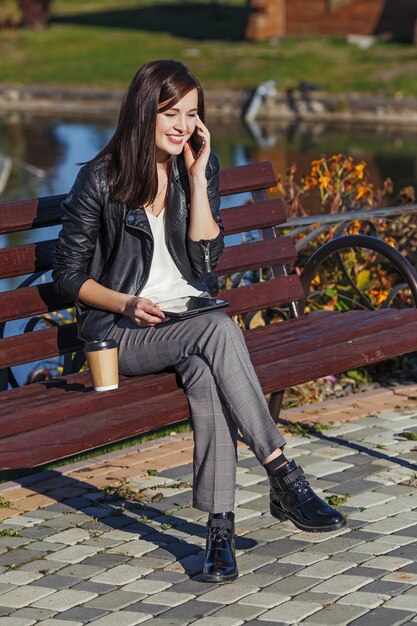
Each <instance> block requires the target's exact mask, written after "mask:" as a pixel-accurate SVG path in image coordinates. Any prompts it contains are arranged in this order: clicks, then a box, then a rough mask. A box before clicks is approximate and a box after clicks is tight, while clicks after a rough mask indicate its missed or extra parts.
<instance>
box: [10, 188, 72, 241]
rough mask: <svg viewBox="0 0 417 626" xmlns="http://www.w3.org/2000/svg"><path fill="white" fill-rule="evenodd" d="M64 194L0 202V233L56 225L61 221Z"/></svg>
mask: <svg viewBox="0 0 417 626" xmlns="http://www.w3.org/2000/svg"><path fill="white" fill-rule="evenodd" d="M64 198H65V194H60V195H58V196H45V197H44V198H34V199H33V200H21V201H18V202H8V203H3V204H0V233H12V232H16V231H19V230H30V229H32V228H44V227H46V226H56V225H57V224H60V223H61V219H62V215H63V211H62V209H61V202H62V201H63V200H64Z"/></svg>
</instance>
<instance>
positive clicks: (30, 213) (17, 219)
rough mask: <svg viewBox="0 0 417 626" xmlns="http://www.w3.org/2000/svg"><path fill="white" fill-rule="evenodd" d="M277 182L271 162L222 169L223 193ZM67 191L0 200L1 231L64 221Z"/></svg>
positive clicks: (247, 189)
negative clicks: (54, 194)
mask: <svg viewBox="0 0 417 626" xmlns="http://www.w3.org/2000/svg"><path fill="white" fill-rule="evenodd" d="M275 183H276V177H275V174H274V171H273V169H272V165H271V164H270V163H269V162H265V163H254V164H250V165H241V166H238V167H227V168H223V169H221V170H220V195H222V196H225V195H231V194H234V193H241V192H248V191H251V190H257V189H268V188H269V187H273V186H274V185H275ZM65 197H66V194H60V195H57V196H46V197H44V198H34V199H33V200H23V201H19V202H8V203H3V204H0V234H1V233H10V232H15V231H19V230H30V229H32V228H43V227H45V226H55V225H56V224H59V223H60V222H61V218H62V215H63V210H62V208H61V202H62V201H63V200H65Z"/></svg>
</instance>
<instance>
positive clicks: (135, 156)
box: [93, 59, 204, 206]
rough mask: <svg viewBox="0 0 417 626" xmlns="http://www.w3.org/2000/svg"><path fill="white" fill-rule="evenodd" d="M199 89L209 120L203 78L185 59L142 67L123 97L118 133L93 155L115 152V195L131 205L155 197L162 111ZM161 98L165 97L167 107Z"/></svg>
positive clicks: (112, 155) (112, 170)
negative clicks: (157, 139)
mask: <svg viewBox="0 0 417 626" xmlns="http://www.w3.org/2000/svg"><path fill="white" fill-rule="evenodd" d="M193 89H197V93H198V104H197V109H198V115H199V116H200V119H201V120H202V121H203V122H204V93H203V88H202V87H201V85H200V83H199V82H198V80H197V79H196V78H195V77H194V76H193V74H192V73H191V72H190V70H189V69H188V68H187V67H185V65H183V64H182V63H180V62H179V61H175V60H173V59H162V60H158V61H151V62H149V63H146V64H145V65H143V66H142V67H141V68H139V70H138V71H137V72H136V74H135V76H134V77H133V80H132V82H131V83H130V85H129V87H128V90H127V91H126V94H125V96H124V98H123V102H122V106H121V109H120V114H119V120H118V123H117V127H116V130H115V131H114V134H113V137H112V138H111V139H110V141H109V142H108V144H107V145H106V146H105V147H104V148H103V149H102V150H101V151H100V152H99V154H98V155H97V156H96V157H95V158H94V159H93V161H96V160H98V159H99V158H101V157H104V156H110V162H109V169H108V180H109V186H110V198H111V200H113V201H115V202H123V203H126V204H128V205H130V206H132V205H135V206H143V205H146V204H150V203H152V202H153V201H154V200H155V198H156V194H157V191H158V176H157V169H156V146H155V127H156V114H157V113H158V112H162V111H167V110H168V109H170V108H171V107H173V106H174V105H175V104H176V103H177V102H179V100H181V99H182V98H183V97H184V96H185V95H186V94H187V93H188V92H190V91H191V90H193ZM161 103H164V104H163V106H162V107H161V106H160V105H161Z"/></svg>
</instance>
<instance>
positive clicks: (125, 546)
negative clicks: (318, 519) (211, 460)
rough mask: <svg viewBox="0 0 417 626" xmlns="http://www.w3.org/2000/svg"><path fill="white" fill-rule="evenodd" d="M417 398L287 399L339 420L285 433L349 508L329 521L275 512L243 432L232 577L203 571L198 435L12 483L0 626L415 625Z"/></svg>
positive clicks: (320, 485) (408, 389) (1, 540)
mask: <svg viewBox="0 0 417 626" xmlns="http://www.w3.org/2000/svg"><path fill="white" fill-rule="evenodd" d="M416 396H417V386H415V385H413V386H401V387H398V388H397V389H394V391H392V390H373V391H372V392H368V393H364V394H361V395H359V396H356V395H355V396H353V400H352V398H349V399H345V398H344V399H341V400H340V401H335V400H332V401H329V402H328V403H322V404H320V405H312V406H309V407H305V408H304V409H297V410H294V411H293V412H292V413H291V412H290V413H288V412H287V413H286V415H285V416H286V418H287V419H288V420H289V421H290V422H291V421H293V422H295V421H298V420H300V419H302V420H305V421H307V422H308V421H310V422H311V421H318V418H319V419H320V421H321V422H322V423H325V424H327V425H328V426H329V427H328V428H326V429H324V430H321V431H310V432H309V433H306V436H301V435H300V434H291V433H288V435H287V437H288V446H287V456H289V457H294V458H295V459H296V460H297V462H298V463H299V464H300V465H301V466H302V467H303V468H304V470H305V472H306V474H307V476H308V478H309V480H310V481H311V484H312V485H313V487H314V489H316V491H317V492H318V493H319V494H320V495H321V497H330V496H333V499H335V500H336V502H337V506H338V507H339V508H340V510H341V511H342V512H343V513H344V514H345V515H346V518H347V527H346V528H344V529H341V530H339V531H336V532H333V533H326V534H323V533H308V532H302V531H300V530H297V529H296V528H295V527H294V526H293V525H292V524H291V523H289V522H277V520H275V519H274V518H273V517H272V516H271V515H270V513H269V504H268V482H267V480H266V478H265V474H264V471H263V469H262V468H261V467H260V466H259V464H258V463H257V461H256V460H255V459H254V457H253V455H252V453H251V452H250V451H249V450H248V449H247V447H246V446H244V445H243V444H242V445H240V446H239V464H238V475H237V476H238V477H237V498H236V502H237V506H236V511H235V512H236V520H237V528H236V532H237V537H236V547H237V554H238V564H239V571H240V576H239V578H238V579H237V580H236V581H234V582H233V583H232V584H227V585H216V584H214V583H210V584H208V583H203V582H202V581H201V580H200V577H199V572H200V568H201V564H202V559H203V555H204V543H205V521H206V514H204V513H202V512H201V511H197V510H195V509H192V508H191V484H190V480H191V477H192V448H193V444H192V436H191V434H190V433H185V434H182V435H176V436H171V437H168V438H165V439H164V440H159V441H158V442H147V443H146V444H141V445H139V446H133V447H132V448H127V449H125V450H121V451H118V452H114V453H111V454H107V455H103V456H102V457H96V458H94V459H90V460H87V461H82V462H80V463H77V464H73V465H72V466H71V465H70V466H65V467H63V468H61V469H58V470H53V471H49V472H40V473H38V474H33V475H31V476H27V477H25V478H22V479H19V480H16V481H15V482H9V483H4V484H2V485H0V625H1V626H32V625H33V624H42V625H43V624H45V626H46V625H48V626H84V625H85V624H94V625H95V626H135V625H136V624H150V625H151V626H170V625H172V626H186V625H187V624H195V625H198V626H240V625H241V624H245V626H256V625H257V626H267V625H268V624H274V625H275V626H283V625H284V624H285V625H288V624H302V625H303V626H319V625H320V626H345V625H347V624H351V625H352V626H373V625H374V624H375V626H396V625H401V624H405V625H411V624H417V514H416V509H417V464H416V461H417V444H416V442H415V441H413V440H412V439H407V438H406V437H404V436H401V433H407V432H412V433H416V432H417V403H416V401H415V398H416ZM332 415H333V420H331V416H332ZM347 420H354V421H347ZM332 421H333V422H334V423H333V424H330V422H332Z"/></svg>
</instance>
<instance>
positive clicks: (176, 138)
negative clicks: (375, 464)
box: [53, 60, 345, 582]
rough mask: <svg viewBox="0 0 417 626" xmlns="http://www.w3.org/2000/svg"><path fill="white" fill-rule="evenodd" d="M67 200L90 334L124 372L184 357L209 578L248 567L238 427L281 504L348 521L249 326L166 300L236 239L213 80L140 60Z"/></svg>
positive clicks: (66, 232) (203, 290) (67, 286)
mask: <svg viewBox="0 0 417 626" xmlns="http://www.w3.org/2000/svg"><path fill="white" fill-rule="evenodd" d="M196 142H198V147H197V143H196ZM64 207H65V209H66V214H65V217H64V219H63V228H62V231H61V234H60V237H59V240H58V244H57V247H56V250H55V257H54V258H55V260H54V272H53V278H54V283H55V287H56V289H57V290H58V292H59V293H60V294H61V295H62V296H64V297H66V298H69V299H71V300H75V301H77V314H78V319H77V321H78V325H79V333H80V335H81V337H82V338H83V339H85V340H94V339H114V340H116V342H117V344H118V346H119V368H120V371H121V373H122V374H124V375H127V376H136V375H143V374H151V373H154V372H158V371H161V370H163V369H166V368H168V367H172V368H174V369H175V371H176V372H177V374H178V376H179V378H180V379H181V382H182V384H183V386H184V388H185V391H186V394H187V397H188V400H189V404H190V413H191V417H192V421H193V429H194V438H195V450H194V484H193V504H194V506H195V507H197V508H199V509H201V510H203V511H207V512H209V520H208V523H207V526H208V537H207V551H206V559H205V562H204V566H203V574H202V576H203V580H206V581H214V582H226V581H231V580H234V579H235V578H236V577H237V575H238V570H237V565H236V558H235V551H234V539H233V533H234V514H233V508H234V493H235V483H236V446H237V435H238V430H240V432H241V433H242V434H243V436H244V437H245V439H246V441H247V443H248V445H249V446H250V447H251V448H252V450H253V451H254V453H255V455H256V457H257V459H258V461H259V462H260V463H261V464H263V465H264V466H265V469H266V472H267V475H268V476H269V478H270V482H271V513H272V515H274V516H275V517H277V518H278V519H280V520H282V519H287V518H289V519H291V520H292V521H293V522H294V524H295V525H296V526H298V527H299V528H302V529H303V530H310V531H331V530H336V529H338V528H341V527H342V526H344V525H345V520H344V518H343V516H342V515H341V514H340V513H339V512H337V511H335V510H333V509H332V508H331V507H329V506H328V505H327V504H326V503H325V502H323V501H322V500H321V499H320V498H319V497H318V496H317V495H316V494H315V493H314V492H313V491H312V489H311V487H310V486H309V484H308V482H307V480H306V479H305V477H304V474H303V471H302V469H301V468H300V467H298V466H297V465H296V463H295V462H294V461H291V462H290V463H289V462H288V461H287V459H286V458H285V456H284V455H283V453H282V448H283V446H284V445H285V438H284V437H283V435H282V434H281V433H280V432H279V431H278V430H277V428H276V426H275V423H274V421H273V419H272V417H271V414H270V412H269V409H268V405H267V403H266V400H265V397H264V395H263V392H262V388H261V386H260V383H259V380H258V378H257V376H256V373H255V370H254V368H253V365H252V363H251V361H250V357H249V352H248V349H247V347H246V343H245V340H244V337H243V334H242V331H241V330H240V328H239V327H238V325H237V324H236V323H235V322H234V321H233V320H232V319H231V318H230V317H228V316H227V315H226V314H225V313H224V312H222V311H218V310H210V311H208V312H204V313H202V314H200V315H196V316H195V317H192V318H189V319H183V318H174V317H172V318H169V317H168V316H166V315H165V314H164V312H163V311H162V309H161V307H160V306H159V304H158V303H160V302H163V301H164V300H171V299H174V298H178V297H181V296H182V297H186V296H193V295H198V296H202V297H206V296H207V295H210V294H215V293H217V291H218V286H217V281H216V280H215V277H214V275H213V273H212V271H213V269H214V268H215V267H216V265H217V263H218V262H219V260H220V257H221V254H222V251H223V245H224V244H223V224H222V220H221V217H220V212H219V208H220V195H219V165H218V161H217V157H216V156H215V155H214V153H213V152H212V151H211V147H210V133H209V131H208V129H207V127H206V126H205V124H204V97H203V90H202V88H201V86H200V83H199V82H198V81H197V79H196V78H195V77H194V76H193V75H192V74H191V72H190V71H189V70H188V69H187V68H186V67H185V66H184V65H183V64H182V63H179V62H178V61H173V60H162V61H152V62H150V63H147V64H146V65H144V66H143V67H142V68H140V70H139V71H138V72H137V73H136V75H135V76H134V78H133V81H132V83H131V85H130V87H129V89H128V91H127V93H126V96H125V98H124V100H123V104H122V108H121V112H120V116H119V121H118V124H117V128H116V130H115V133H114V135H113V137H112V138H111V139H110V141H109V142H108V144H107V145H106V146H105V147H104V148H103V149H102V150H101V152H100V153H99V154H98V155H97V157H95V158H94V159H93V160H92V161H90V162H89V163H87V164H86V165H84V167H83V168H82V169H81V171H80V173H79V175H78V177H77V180H76V182H75V184H74V186H73V188H72V190H71V191H70V193H69V195H68V197H67V199H66V200H65V201H64ZM138 410H140V407H138Z"/></svg>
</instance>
